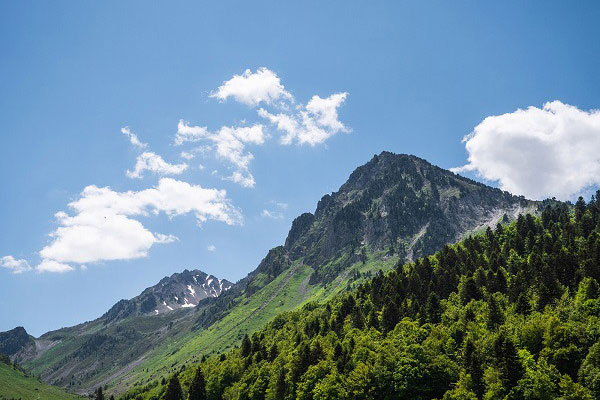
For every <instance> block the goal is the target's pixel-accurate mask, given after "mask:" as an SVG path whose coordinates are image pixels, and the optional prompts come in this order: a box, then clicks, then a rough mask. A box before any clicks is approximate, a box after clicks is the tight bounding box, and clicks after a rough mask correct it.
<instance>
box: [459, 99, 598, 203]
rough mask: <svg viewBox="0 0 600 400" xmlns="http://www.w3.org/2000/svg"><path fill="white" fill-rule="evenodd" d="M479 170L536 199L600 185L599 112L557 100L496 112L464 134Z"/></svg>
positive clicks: (465, 168) (570, 194)
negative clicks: (525, 107) (500, 112)
mask: <svg viewBox="0 0 600 400" xmlns="http://www.w3.org/2000/svg"><path fill="white" fill-rule="evenodd" d="M463 142H464V143H465V147H466V149H467V152H468V153H469V156H468V161H469V163H468V164H467V165H465V166H463V167H459V168H454V169H453V171H454V172H457V173H459V172H464V171H474V172H476V173H478V174H479V175H480V176H481V177H483V178H485V179H487V180H490V181H498V182H499V184H500V187H501V188H502V189H503V190H507V191H509V192H512V193H515V194H522V195H524V196H526V197H529V198H532V199H543V198H547V197H557V198H559V199H563V200H566V199H572V198H573V197H575V196H577V195H578V194H580V193H582V191H585V190H586V189H587V188H589V187H590V186H593V185H600V157H599V156H598V150H599V149H600V111H598V110H591V111H584V110H580V109H578V108H577V107H574V106H571V105H568V104H564V103H562V102H560V101H553V102H549V103H546V104H544V106H543V107H542V108H541V109H540V108H537V107H529V108H527V109H526V110H522V109H519V110H516V111H515V112H512V113H507V114H503V115H497V116H491V117H487V118H486V119H484V120H483V121H482V122H481V123H480V124H479V125H477V126H476V127H475V129H474V130H473V132H472V133H471V134H469V135H468V136H466V137H465V138H464V139H463Z"/></svg>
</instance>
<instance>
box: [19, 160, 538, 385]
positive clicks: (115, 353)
mask: <svg viewBox="0 0 600 400" xmlns="http://www.w3.org/2000/svg"><path fill="white" fill-rule="evenodd" d="M542 205H543V204H542V203H540V202H534V201H529V200H526V199H524V198H523V197H516V196H512V195H511V194H509V193H507V192H503V191H501V190H499V189H495V188H491V187H489V186H486V185H483V184H481V183H477V182H475V181H472V180H470V179H466V178H463V177H461V176H458V175H456V174H454V173H452V172H450V171H447V170H443V169H441V168H438V167H436V166H433V165H431V164H430V163H428V162H427V161H425V160H422V159H420V158H418V157H415V156H409V155H396V154H392V153H388V152H383V153H381V154H380V155H377V156H374V157H373V158H372V159H371V160H370V161H369V162H368V163H366V164H365V165H363V166H361V167H359V168H357V169H356V170H355V171H354V172H353V173H352V174H351V175H350V177H349V179H348V181H347V182H346V183H344V184H343V185H342V186H341V187H340V189H339V190H338V191H337V192H335V193H331V194H327V195H325V196H323V198H322V199H321V200H320V201H319V202H318V205H317V208H316V211H315V212H314V213H304V214H302V215H300V216H299V217H298V218H296V219H295V220H294V221H293V223H292V226H291V229H290V231H289V234H288V237H287V239H286V241H285V244H284V245H282V246H278V247H275V248H273V249H271V250H270V251H269V252H268V254H267V255H266V256H265V258H264V259H263V260H262V261H261V263H260V264H259V265H258V267H257V268H256V269H255V270H254V271H252V272H251V273H249V274H248V276H247V277H246V278H244V279H242V280H241V281H239V282H238V283H236V284H235V285H232V284H231V282H228V281H225V280H219V279H217V278H215V277H213V276H207V275H206V274H204V273H203V272H201V271H187V270H186V271H183V272H182V273H180V274H174V275H172V276H171V277H167V278H164V279H162V280H161V281H160V282H159V283H158V284H157V285H155V286H153V287H150V288H148V289H146V290H145V291H144V292H143V293H141V294H140V295H139V296H137V297H135V298H133V299H131V300H121V301H119V302H118V303H117V304H115V305H114V306H113V307H112V308H111V309H110V310H109V311H108V312H107V313H106V314H104V315H103V316H102V317H100V318H98V319H97V320H95V321H92V322H86V323H84V324H80V325H77V326H75V327H72V328H64V329H61V330H57V331H53V332H49V333H47V334H44V335H42V337H40V338H39V339H36V340H35V348H36V349H37V350H36V351H35V352H33V354H31V352H25V351H23V352H22V353H19V352H17V353H16V356H17V357H18V356H19V355H22V360H23V361H24V362H25V364H24V365H25V366H26V367H27V368H29V369H30V370H31V371H32V372H33V373H35V374H36V375H40V376H41V377H42V379H43V380H44V381H46V382H49V383H54V384H57V385H60V386H63V387H65V388H68V389H70V390H72V391H77V392H80V393H87V392H89V391H90V390H92V389H93V388H94V387H97V386H98V385H105V384H108V385H109V387H110V386H111V385H112V387H113V388H114V390H115V391H116V392H122V391H125V390H127V389H128V388H130V387H131V386H132V385H140V384H145V383H144V382H150V381H152V380H156V379H159V378H161V377H162V376H165V374H166V373H167V372H169V371H171V369H172V368H174V367H173V365H179V364H184V363H189V362H194V360H196V361H197V358H198V357H199V356H201V354H207V353H210V352H212V351H223V350H225V349H227V348H230V347H231V346H234V345H237V344H239V340H241V338H242V337H243V335H244V334H245V333H251V332H253V331H255V330H256V329H259V328H260V327H261V326H263V325H264V324H265V323H266V322H268V321H269V320H271V319H272V318H273V317H274V316H275V315H276V314H277V313H278V312H281V311H287V310H292V309H294V308H296V307H298V306H300V305H301V304H303V303H305V302H306V301H317V302H319V301H324V300H325V299H327V298H330V297H331V296H333V295H335V294H336V293H339V292H340V291H341V290H344V289H345V288H347V287H348V285H350V284H351V283H352V282H356V281H357V280H358V279H366V277H368V276H371V274H372V273H373V272H374V271H376V270H377V269H380V268H383V269H385V268H391V267H392V266H393V265H394V264H395V263H396V262H397V261H400V262H403V261H405V260H413V259H415V258H417V257H420V256H423V255H429V254H433V253H434V252H436V251H437V250H439V249H441V248H442V247H443V246H444V245H446V244H448V243H452V242H455V241H456V240H458V239H460V238H462V237H465V236H467V235H469V234H471V233H474V232H478V231H481V230H483V229H485V228H486V227H487V226H495V225H496V224H497V223H498V222H508V221H509V220H513V219H515V218H516V217H517V215H518V214H520V213H524V212H531V213H537V212H538V211H539V210H540V209H541V206H542ZM49 349H52V351H49ZM171 372H172V371H171Z"/></svg>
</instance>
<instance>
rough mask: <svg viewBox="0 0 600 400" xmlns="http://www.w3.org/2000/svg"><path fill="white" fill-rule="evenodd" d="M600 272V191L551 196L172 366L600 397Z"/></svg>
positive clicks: (233, 383) (479, 392)
mask: <svg viewBox="0 0 600 400" xmlns="http://www.w3.org/2000/svg"><path fill="white" fill-rule="evenodd" d="M598 195H599V196H600V191H599V192H598ZM599 281H600V202H597V201H596V200H595V199H594V198H593V199H592V201H591V202H590V203H589V204H588V205H587V206H586V205H585V204H584V203H583V202H582V201H579V202H578V203H577V205H576V206H575V209H574V212H572V211H571V210H570V209H569V207H568V206H567V205H560V206H557V207H548V208H547V209H546V210H545V211H544V212H543V213H542V215H541V217H539V218H535V217H532V216H531V215H527V216H526V217H519V218H518V220H517V221H516V222H513V223H512V224H510V225H509V226H502V225H498V226H497V227H496V228H495V229H494V230H492V229H487V230H486V231H485V232H483V233H481V234H479V235H477V236H475V237H468V238H466V239H465V240H463V241H462V242H460V243H458V244H455V245H450V246H446V247H444V248H443V249H442V250H441V251H439V252H437V253H436V254H435V255H434V256H431V257H427V258H424V259H418V260H417V261H416V262H414V263H408V264H401V263H398V265H397V266H396V267H395V268H393V269H392V270H391V271H389V272H388V273H386V274H383V273H378V274H377V275H376V276H375V277H374V278H372V279H371V280H368V281H365V282H362V283H360V284H359V285H358V286H357V287H355V288H354V289H351V290H350V291H348V292H345V293H340V294H338V295H336V296H334V297H333V298H332V299H331V300H330V301H327V302H325V303H315V302H311V303H309V304H306V305H305V306H304V307H303V308H302V309H301V310H298V311H293V312H285V313H282V314H280V315H278V316H277V317H275V318H274V319H273V320H272V321H271V322H270V323H269V324H268V325H267V326H266V327H265V328H263V329H261V330H258V331H257V332H255V333H254V334H252V335H251V336H250V337H248V336H246V337H244V339H243V340H242V341H241V347H240V348H236V349H234V350H232V351H230V352H228V353H226V354H222V355H220V356H218V355H215V356H212V357H209V358H208V359H207V360H205V361H202V362H200V363H195V364H193V365H188V366H187V367H185V368H179V369H178V371H177V372H179V374H178V377H179V380H180V381H181V382H182V384H183V389H184V394H185V392H187V390H188V387H189V384H190V383H191V380H192V377H193V375H194V374H195V372H196V370H197V368H198V367H200V368H201V369H202V371H203V373H204V376H205V377H206V392H207V395H208V399H214V400H216V399H257V400H260V399H342V398H343V399H398V398H407V399H436V398H437V399H442V398H443V399H445V400H451V399H478V398H485V399H532V400H533V399H581V400H584V399H586V400H591V399H597V398H600V285H599V284H598V282H599ZM165 390H166V386H165V385H162V384H159V383H158V382H154V383H153V384H150V385H148V386H146V387H142V388H138V389H135V390H132V391H130V392H129V393H127V394H126V395H124V396H122V398H123V399H131V398H140V397H141V398H145V399H159V398H161V396H162V394H163V393H164V391H165ZM138 396H139V397H138Z"/></svg>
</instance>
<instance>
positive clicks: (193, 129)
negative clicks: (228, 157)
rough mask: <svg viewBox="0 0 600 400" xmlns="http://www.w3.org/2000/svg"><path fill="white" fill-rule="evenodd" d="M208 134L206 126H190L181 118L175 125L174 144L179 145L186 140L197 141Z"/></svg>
mask: <svg viewBox="0 0 600 400" xmlns="http://www.w3.org/2000/svg"><path fill="white" fill-rule="evenodd" d="M208 134H209V133H208V128H206V127H205V126H190V125H187V124H186V123H185V122H184V121H183V120H180V121H179V124H178V125H177V134H176V135H175V145H176V146H180V145H182V144H184V143H186V142H198V141H200V140H202V139H204V138H205V137H206V136H207V135H208Z"/></svg>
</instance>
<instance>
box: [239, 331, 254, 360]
mask: <svg viewBox="0 0 600 400" xmlns="http://www.w3.org/2000/svg"><path fill="white" fill-rule="evenodd" d="M241 351H242V357H248V356H249V355H250V353H251V351H252V342H251V341H250V338H249V337H248V335H244V338H243V339H242V348H241Z"/></svg>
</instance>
